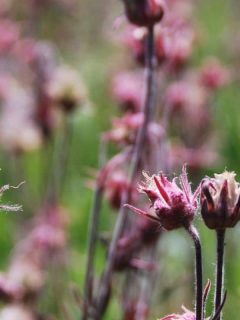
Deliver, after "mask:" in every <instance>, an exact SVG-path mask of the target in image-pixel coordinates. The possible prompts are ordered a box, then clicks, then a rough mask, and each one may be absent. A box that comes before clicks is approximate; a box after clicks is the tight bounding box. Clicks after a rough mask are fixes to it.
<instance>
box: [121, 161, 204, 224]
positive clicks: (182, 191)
mask: <svg viewBox="0 0 240 320" xmlns="http://www.w3.org/2000/svg"><path fill="white" fill-rule="evenodd" d="M144 176H145V178H146V182H145V183H144V184H142V185H141V186H140V188H139V189H140V192H144V193H146V194H147V196H148V197H149V199H150V201H151V202H152V206H151V207H152V209H153V211H152V210H149V211H143V210H141V209H138V208H136V207H134V206H131V205H127V206H128V207H129V208H130V209H131V210H132V211H134V212H136V213H138V214H140V215H143V216H146V217H148V218H150V219H152V220H155V221H158V222H159V223H160V224H161V226H162V227H163V228H164V229H166V230H173V229H177V228H180V227H188V226H189V225H190V223H191V221H192V220H193V218H194V216H195V212H196V210H197V207H198V201H197V196H198V193H199V191H198V189H197V190H196V191H195V193H194V194H192V191H191V186H190V183H189V181H188V178H187V172H186V168H185V166H184V167H183V169H182V174H181V175H180V176H179V180H180V185H181V187H179V186H178V185H177V183H176V178H174V179H173V180H172V181H169V180H168V179H167V177H166V176H165V175H164V174H163V173H160V174H159V175H153V176H152V177H149V176H148V175H147V174H146V173H144Z"/></svg>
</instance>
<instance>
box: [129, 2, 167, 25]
mask: <svg viewBox="0 0 240 320" xmlns="http://www.w3.org/2000/svg"><path fill="white" fill-rule="evenodd" d="M123 2H124V5H125V10H126V15H127V17H128V19H129V21H130V22H131V23H133V24H136V25H138V26H151V25H154V24H155V23H157V22H159V21H161V20H162V17H163V14H164V9H163V3H162V0H123Z"/></svg>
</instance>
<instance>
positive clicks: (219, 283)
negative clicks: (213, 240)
mask: <svg viewBox="0 0 240 320" xmlns="http://www.w3.org/2000/svg"><path fill="white" fill-rule="evenodd" d="M224 240H225V230H217V270H216V288H215V312H216V311H217V310H218V308H219V306H220V305H221V302H222V291H223V275H224ZM221 317H222V316H221V313H220V314H219V315H218V318H217V319H216V320H220V319H221Z"/></svg>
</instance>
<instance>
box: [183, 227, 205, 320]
mask: <svg viewBox="0 0 240 320" xmlns="http://www.w3.org/2000/svg"><path fill="white" fill-rule="evenodd" d="M186 230H187V232H188V233H189V235H190V236H191V238H192V240H193V242H194V246H195V259H196V262H195V268H196V274H195V277H196V303H195V311H196V320H202V318H203V284H202V283H203V276H202V247H201V241H200V238H199V234H198V231H197V229H196V228H195V227H194V226H193V225H190V226H188V227H186Z"/></svg>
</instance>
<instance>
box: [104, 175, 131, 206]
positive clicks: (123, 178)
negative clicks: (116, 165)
mask: <svg viewBox="0 0 240 320" xmlns="http://www.w3.org/2000/svg"><path fill="white" fill-rule="evenodd" d="M104 190H105V193H106V197H107V199H108V201H109V203H110V205H111V206H112V207H113V208H114V209H119V208H120V207H121V202H122V198H123V194H124V193H125V192H129V194H130V195H131V196H130V198H131V200H132V201H134V200H135V199H136V189H135V188H133V187H131V185H130V183H129V179H128V177H127V175H126V174H125V172H123V171H120V170H117V171H115V170H114V171H113V172H112V174H110V175H109V176H108V178H107V179H106V181H105V183H104Z"/></svg>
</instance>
